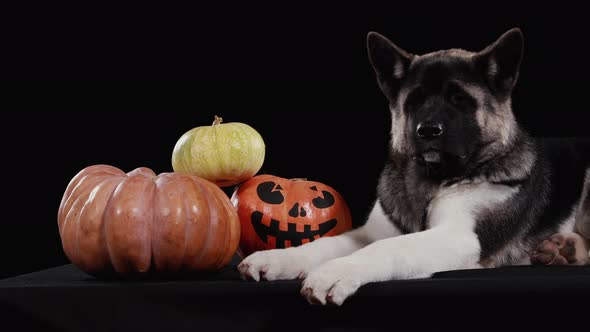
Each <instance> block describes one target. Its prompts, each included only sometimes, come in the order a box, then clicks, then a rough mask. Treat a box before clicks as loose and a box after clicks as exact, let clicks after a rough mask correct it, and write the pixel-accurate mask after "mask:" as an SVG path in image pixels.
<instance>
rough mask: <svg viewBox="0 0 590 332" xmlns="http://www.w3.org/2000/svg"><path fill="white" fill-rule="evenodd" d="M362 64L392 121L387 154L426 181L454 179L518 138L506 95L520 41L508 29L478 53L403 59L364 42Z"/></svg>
mask: <svg viewBox="0 0 590 332" xmlns="http://www.w3.org/2000/svg"><path fill="white" fill-rule="evenodd" d="M367 47H368V53H369V60H370V62H371V65H372V66H373V69H374V70H375V73H376V77H377V82H378V84H379V87H380V88H381V91H382V92H383V93H384V95H385V96H386V97H387V99H388V101H389V106H390V109H391V114H392V142H391V143H392V150H393V153H395V154H398V155H403V156H407V157H409V158H412V159H413V160H415V161H416V163H417V165H419V167H422V168H423V169H424V170H425V172H426V174H427V175H429V176H439V177H441V176H442V177H455V176H459V175H460V174H461V173H462V172H463V171H464V170H465V168H466V167H467V166H468V165H469V164H470V163H477V162H482V161H483V160H485V158H490V157H492V155H493V154H494V153H497V152H498V151H501V150H505V149H507V148H508V147H509V146H510V145H511V144H512V142H513V140H514V138H515V135H516V133H517V125H516V122H515V119H514V115H513V113H512V107H511V94H512V90H513V88H514V86H515V84H516V81H517V79H518V72H519V66H520V62H521V58H522V53H523V37H522V33H521V31H520V30H519V29H517V28H515V29H512V30H510V31H508V32H506V33H505V34H503V35H502V36H501V37H500V38H499V39H498V40H497V41H495V42H494V43H492V44H491V45H489V46H488V47H486V48H485V49H483V50H482V51H480V52H477V53H475V52H468V51H465V50H461V49H450V50H442V51H437V52H433V53H429V54H425V55H414V54H410V53H408V52H406V51H404V50H402V49H401V48H399V47H398V46H396V45H395V44H394V43H392V42H391V41H390V40H388V39H387V38H385V37H384V36H382V35H380V34H378V33H375V32H371V33H369V34H368V36H367Z"/></svg>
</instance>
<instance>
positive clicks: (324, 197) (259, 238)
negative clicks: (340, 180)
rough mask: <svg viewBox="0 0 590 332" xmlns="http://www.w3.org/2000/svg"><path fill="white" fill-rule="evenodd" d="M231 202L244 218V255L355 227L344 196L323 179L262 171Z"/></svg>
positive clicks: (242, 223)
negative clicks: (290, 177) (270, 173)
mask: <svg viewBox="0 0 590 332" xmlns="http://www.w3.org/2000/svg"><path fill="white" fill-rule="evenodd" d="M232 203H233V204H234V206H235V207H236V208H237V210H238V215H239V217H240V224H241V230H242V231H241V236H240V246H239V248H240V253H241V255H242V256H247V255H249V254H251V253H253V252H255V251H259V250H267V249H274V248H287V247H294V246H298V245H301V244H304V243H308V242H311V241H313V240H316V239H318V238H320V237H324V236H333V235H338V234H341V233H343V232H345V231H348V230H350V229H351V228H352V218H351V216H350V209H349V208H348V205H347V204H346V202H345V201H344V199H343V198H342V196H341V195H340V194H339V193H338V192H337V191H336V190H334V189H333V188H331V187H329V186H327V185H325V184H323V183H319V182H314V181H307V180H303V179H292V180H289V179H285V178H280V177H276V176H272V175H258V176H255V177H253V178H251V179H250V180H248V181H246V182H244V183H242V184H241V185H240V186H239V187H238V188H237V189H236V190H235V191H234V193H233V195H232Z"/></svg>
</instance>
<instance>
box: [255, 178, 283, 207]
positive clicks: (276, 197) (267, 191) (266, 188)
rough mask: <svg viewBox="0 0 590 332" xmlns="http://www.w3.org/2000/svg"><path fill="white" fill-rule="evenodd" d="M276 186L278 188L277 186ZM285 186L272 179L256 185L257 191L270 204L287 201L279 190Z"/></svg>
mask: <svg viewBox="0 0 590 332" xmlns="http://www.w3.org/2000/svg"><path fill="white" fill-rule="evenodd" d="M275 186H276V188H275ZM282 189H283V188H282V187H281V186H280V185H279V186H277V185H276V183H274V182H272V181H267V182H263V183H261V184H259V185H258V187H256V193H257V194H258V197H259V198H260V199H261V200H262V201H263V202H264V203H268V204H282V203H283V202H284V201H285V197H284V196H283V194H282V193H281V192H280V191H279V190H282Z"/></svg>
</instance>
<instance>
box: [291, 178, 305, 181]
mask: <svg viewBox="0 0 590 332" xmlns="http://www.w3.org/2000/svg"><path fill="white" fill-rule="evenodd" d="M289 180H290V181H307V178H292V179H289Z"/></svg>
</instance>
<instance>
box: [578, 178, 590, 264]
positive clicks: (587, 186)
mask: <svg viewBox="0 0 590 332" xmlns="http://www.w3.org/2000/svg"><path fill="white" fill-rule="evenodd" d="M576 231H577V232H578V233H580V235H582V236H583V237H584V238H586V240H590V168H589V169H588V170H587V171H586V179H585V181H584V189H583V191H582V198H581V199H580V206H579V208H578V213H577V215H576ZM589 254H590V253H589Z"/></svg>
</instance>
